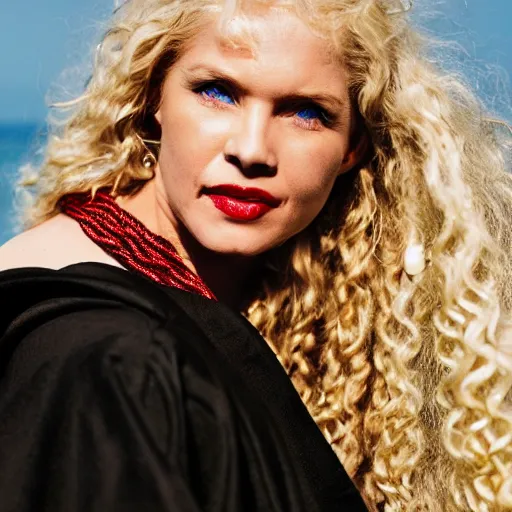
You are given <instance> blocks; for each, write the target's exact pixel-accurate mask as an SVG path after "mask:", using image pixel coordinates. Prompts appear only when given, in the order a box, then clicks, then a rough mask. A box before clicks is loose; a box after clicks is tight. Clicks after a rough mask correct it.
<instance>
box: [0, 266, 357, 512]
mask: <svg viewBox="0 0 512 512" xmlns="http://www.w3.org/2000/svg"><path fill="white" fill-rule="evenodd" d="M0 510H1V512H29V511H30V512H45V511H52V512H54V511H55V512H57V511H59V512H79V511H80V512H82V511H83V512H86V511H87V512H117V511H123V512H124V511H137V512H139V511H141V512H142V511H150V512H164V511H165V512H171V511H173V512H196V511H204V512H214V511H218V512H235V511H237V512H238V511H240V512H251V511H261V512H272V511H297V512H302V511H304V512H306V511H307V512H315V511H317V512H324V511H325V512H326V511H350V512H357V511H364V510H366V508H365V506H364V505H363V503H362V501H361V498H360V496H359V494H358V492H357V491H356V489H355V488H354V486H353V484H352V483H351V481H350V479H349V478H348V476H347V475H346V473H345V471H344V470H343V468H342V466H341V465H340V463H339V462H338V459H337V458H336V456H335V455H334V453H333V451H332V449H331V447H330V446H329V445H328V443H327V442H326V441H325V439H324V438H323V436H322V434H321V432H320V431H319V429H318V427H317V426H316V424H315V423H314V421H313V420H312V419H311V417H310V416H309V414H308V412H307V410H306V408H305V407H304V405H303V404H302V402H301V400H300V398H299V396H298V395H297V393H296V391H295V389H294V388H293V386H292V384H291V382H290V380H289V379H288V377H287V375H286V374H285V372H284V370H283V369H282V367H281V365H280V364H279V362H278V361H277V359H276V357H275V356H274V354H273V353H272V351H271V350H270V348H269V347H268V346H267V344H266V343H265V341H264V340H263V339H262V338H261V336H259V334H258V332H257V331H256V329H254V328H253V327H252V326H251V325H250V324H249V322H247V321H246V320H245V319H244V318H243V316H241V315H240V314H239V313H237V312H235V311H234V310H232V309H230V308H229V307H227V306H225V305H223V304H221V303H217V302H214V301H211V300H208V299H206V298H203V297H201V296H198V295H195V294H192V293H187V292H183V291H180V290H177V289H170V288H166V287H163V286H160V285H157V284H155V283H153V282H151V281H149V280H147V279H146V278H144V277H141V276H139V275H135V274H133V273H130V272H128V271H125V270H123V269H120V268H116V267H112V266H108V265H104V264H99V263H82V264H78V265H72V266H70V267H66V268H65V269H62V270H58V271H55V270H48V269H37V268H33V269H15V270H8V271H5V272H1V273H0Z"/></svg>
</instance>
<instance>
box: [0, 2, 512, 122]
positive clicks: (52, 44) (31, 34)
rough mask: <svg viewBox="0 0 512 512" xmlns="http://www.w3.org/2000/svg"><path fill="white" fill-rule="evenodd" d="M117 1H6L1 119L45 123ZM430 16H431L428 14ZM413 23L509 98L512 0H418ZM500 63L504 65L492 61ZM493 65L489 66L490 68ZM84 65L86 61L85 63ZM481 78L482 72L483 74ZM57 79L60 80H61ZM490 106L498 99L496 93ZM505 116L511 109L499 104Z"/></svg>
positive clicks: (0, 56) (0, 35)
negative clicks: (59, 86) (459, 52)
mask: <svg viewBox="0 0 512 512" xmlns="http://www.w3.org/2000/svg"><path fill="white" fill-rule="evenodd" d="M113 3H114V2H113V0H4V1H3V2H2V6H1V7H0V48H1V50H0V77H1V79H0V122H18V121H33V120H34V121H40V120H42V119H44V118H45V116H46V114H47V109H46V106H45V97H46V96H47V92H48V90H49V89H50V88H53V89H54V90H55V87H56V85H55V84H56V83H64V84H66V83H72V82H73V80H74V81H75V82H77V83H81V82H80V81H77V79H76V77H75V78H74V79H73V80H72V79H71V78H70V77H74V76H75V75H74V74H73V72H68V75H67V76H68V79H63V77H62V75H61V73H62V71H63V70H64V69H68V70H69V69H70V68H71V69H73V68H76V67H77V66H78V65H80V64H82V63H84V62H85V61H86V60H87V57H88V56H89V55H91V51H92V50H91V48H92V47H93V41H95V40H97V37H98V35H99V33H100V31H101V22H102V21H105V20H106V19H107V17H108V15H109V13H110V12H111V11H112V8H113ZM427 12H428V13H429V14H428V16H427V15H426V13H427ZM413 17H414V19H415V21H416V22H417V23H420V24H422V25H424V26H428V27H429V28H430V29H431V30H432V31H434V33H435V34H436V35H439V36H440V37H442V38H444V39H448V40H455V41H457V42H458V43H460V45H461V46H462V47H463V48H464V49H465V51H466V52H467V57H466V58H465V60H467V62H469V63H470V64H471V66H474V65H476V66H477V67H478V69H479V70H480V72H481V73H483V75H487V78H486V79H482V78H479V79H478V80H477V79H476V78H475V77H476V76H478V73H477V74H474V73H473V72H472V71H470V72H469V73H468V74H469V76H470V79H471V81H473V83H474V85H475V86H479V87H481V88H482V90H484V89H485V90H487V88H489V87H490V89H491V90H492V89H493V88H495V86H496V84H498V88H499V89H501V90H504V91H505V92H506V93H508V94H509V95H510V91H511V86H510V81H508V82H507V75H512V51H511V48H512V31H511V29H510V23H511V20H512V1H511V0H445V1H444V2H442V1H440V0H416V1H415V11H414V15H413ZM496 64H497V65H499V66H501V70H500V69H497V68H495V67H493V66H495V65H496ZM489 66H490V67H489ZM82 67H83V66H82ZM483 75H482V76H483ZM59 77H60V79H59ZM489 103H490V104H493V97H492V92H491V93H490V94H489ZM497 110H501V111H502V112H503V114H504V115H505V116H507V117H509V118H510V117H512V116H511V113H510V111H509V110H508V109H507V108H504V107H503V105H502V104H501V103H500V105H498V106H497Z"/></svg>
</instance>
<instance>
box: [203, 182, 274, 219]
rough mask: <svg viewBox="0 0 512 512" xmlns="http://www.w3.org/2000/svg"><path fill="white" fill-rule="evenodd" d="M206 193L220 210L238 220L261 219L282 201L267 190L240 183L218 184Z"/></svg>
mask: <svg viewBox="0 0 512 512" xmlns="http://www.w3.org/2000/svg"><path fill="white" fill-rule="evenodd" d="M205 193H206V195H208V197H209V198H210V199H211V200H212V202H213V204H214V206H215V207H216V208H217V209H218V210H220V211H221V212H223V213H225V214H226V215H228V216H229V217H231V218H233V219H237V220H255V219H259V218H260V217H262V216H263V215H265V214H266V213H267V212H269V211H270V210H271V209H272V208H276V207H277V206H279V204H280V202H281V201H280V200H279V199H277V198H275V197H274V196H273V195H272V194H269V193H268V192H267V191H266V190H261V189H259V188H253V187H240V186H238V185H217V186H215V187H210V188H208V189H207V190H206V192H205Z"/></svg>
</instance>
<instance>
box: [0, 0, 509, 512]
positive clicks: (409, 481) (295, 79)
mask: <svg viewBox="0 0 512 512" xmlns="http://www.w3.org/2000/svg"><path fill="white" fill-rule="evenodd" d="M403 11H404V8H403V5H402V4H401V3H400V2H398V1H392V0H387V1H384V0H364V1H363V0H337V1H334V0H315V1H314V2H313V1H311V2H309V1H298V0H297V1H296V2H284V1H282V2H281V1H268V2H263V1H258V2H256V1H254V2H244V3H243V4H242V2H235V1H233V2H231V1H229V2H217V1H214V0H188V1H184V0H182V1H178V0H176V1H169V0H144V1H142V0H132V1H129V2H127V3H126V4H125V5H124V6H123V7H122V8H121V9H120V10H119V12H118V13H117V14H116V17H115V19H114V22H113V24H112V28H111V29H110V31H109V32H108V33H107V34H106V36H105V38H104V40H103V42H102V44H101V45H100V47H99V50H98V55H97V61H96V65H95V69H94V72H93V75H92V77H91V80H90V82H89V83H88V85H87V89H86V91H85V93H84V95H83V96H82V97H81V98H78V99H77V100H76V101H75V102H73V103H71V104H68V105H64V106H65V107H69V108H71V113H70V116H69V120H68V121H67V123H66V124H65V126H64V127H63V128H62V130H61V132H60V133H58V135H56V136H54V137H52V138H51V140H50V142H49V146H48V150H47V157H46V160H45V162H44V164H43V166H42V168H41V170H40V174H39V175H38V176H37V179H35V180H32V181H31V182H27V183H26V184H27V185H29V186H33V187H34V188H33V191H32V193H33V198H34V202H33V206H32V208H31V209H29V210H27V211H28V219H29V224H30V225H32V226H35V227H33V228H32V229H30V230H28V231H26V232H25V233H23V234H21V235H19V236H18V237H17V238H15V239H13V240H12V241H10V242H9V243H8V244H6V245H5V246H4V247H3V248H2V249H1V251H2V252H1V253H0V261H1V263H2V267H3V268H4V269H6V270H5V271H4V272H3V273H2V281H1V287H2V291H1V296H2V298H3V300H4V303H5V305H4V307H3V311H6V314H5V315H4V316H5V318H4V317H3V318H2V331H0V332H3V337H2V343H1V346H0V350H2V354H1V361H2V364H3V367H2V381H1V382H0V385H1V386H2V391H1V396H2V402H1V409H0V414H1V416H0V418H1V421H0V433H1V436H2V439H3V442H2V443H1V444H2V447H1V448H0V450H2V451H1V452H0V464H1V465H2V467H1V471H0V478H1V482H0V486H1V489H2V492H1V494H2V496H7V499H8V500H10V501H9V502H8V503H9V505H8V507H7V510H31V508H30V506H32V507H34V506H35V505H34V504H35V503H39V504H43V505H44V506H40V507H39V508H42V509H45V508H44V507H46V509H48V510H78V509H81V507H82V508H83V509H84V510H131V509H137V510H139V509H147V510H214V509H215V510H244V511H245V510H308V511H309V510H338V509H339V510H351V511H352V510H359V508H358V507H360V506H361V504H360V502H359V501H358V496H357V493H355V492H354V491H353V489H352V488H351V485H350V482H349V481H348V480H347V478H346V475H345V474H344V472H343V470H342V469H341V466H340V465H339V463H338V462H337V460H336V459H335V458H333V453H334V452H335V453H336V455H337V456H338V458H339V461H340V462H341V463H342V464H343V466H344V468H345V470H346V471H347V472H348V474H349V475H350V477H351V478H352V480H353V482H354V483H355V484H356V486H357V488H358V490H359V491H360V493H361V494H362V496H363V497H364V499H365V501H366V504H367V506H368V507H369V508H370V509H371V510H389V511H395V510H439V511H452V510H453V511H455V510H464V511H465V510H474V511H483V510H486V511H487V510H489V511H490V510H493V511H494V510H507V509H510V508H512V437H511V436H512V434H511V432H512V429H511V426H512V425H511V424H512V412H511V409H510V399H509V398H510V394H509V391H510V387H511V383H512V354H511V351H510V341H509V340H510V336H511V335H510V325H511V324H510V308H511V304H512V302H511V298H512V296H511V292H510V291H509V289H508V288H507V287H506V286H505V284H506V282H507V278H508V277H509V276H510V275H511V268H512V265H511V259H510V254H509V252H510V251H509V249H510V240H511V229H510V214H511V206H510V205H511V202H510V199H511V190H512V187H511V183H510V178H509V176H508V175H507V174H506V172H505V152H504V145H503V143H502V142H500V135H499V130H497V129H496V128H495V126H497V125H495V124H493V123H490V122H488V121H486V119H485V118H484V116H483V114H482V112H481V111H480V109H479V106H478V103H477V102H476V101H475V100H473V98H472V97H471V95H470V94H469V93H468V92H467V91H466V90H465V89H464V87H462V86H461V85H460V84H459V83H458V82H457V81H456V80H454V79H452V78H451V77H447V76H445V75H443V74H441V73H440V72H439V71H436V70H435V69H434V68H433V67H432V66H431V65H429V64H428V63H427V60H426V57H423V56H422V53H421V51H422V50H421V46H420V44H419V42H418V37H417V36H416V35H415V33H414V32H413V31H412V30H411V29H410V28H409V27H408V26H407V24H406V22H405V20H404V17H403ZM116 266H117V267H122V268H121V269H119V268H115V267H116ZM27 267H38V268H27ZM126 270H130V271H131V272H130V273H129V272H126ZM141 275H143V276H145V277H146V278H149V280H147V279H144V278H142V277H141ZM180 288H181V290H180ZM190 292H192V293H190ZM233 310H236V311H239V312H242V313H244V315H245V316H246V317H247V319H248V320H249V321H250V323H251V324H252V325H253V326H254V327H256V328H257V330H258V331H259V332H260V333H261V334H262V335H263V337H264V339H265V340H266V342H267V343H268V345H269V346H270V347H272V349H273V350H274V352H275V353H276V355H277V356H278V358H279V360H280V362H281V363H282V365H283V366H284V368H285V369H286V371H287V373H288V375H289V377H290V379H291V382H293V384H294V385H295V388H296V390H297V392H298V394H299V395H300V398H301V399H302V401H303V403H304V404H305V405H306V406H307V409H308V410H309V414H310V416H309V415H308V414H307V413H306V410H305V409H304V408H303V407H302V405H301V403H300V401H299V400H298V399H297V396H298V395H296V394H295V392H294V390H293V389H291V385H290V384H289V381H288V380H287V379H286V378H285V377H284V375H283V374H282V373H281V372H280V371H279V369H278V368H277V366H276V361H275V359H273V356H272V352H271V351H270V349H269V348H268V346H267V345H265V344H264V343H263V342H262V340H261V338H258V336H257V335H256V334H255V332H254V330H253V329H252V328H251V327H250V326H249V325H248V324H246V323H244V322H243V321H242V320H241V318H240V317H239V316H237V315H236V313H235V312H234V311H233ZM507 342H508V345H507ZM311 418H313V419H314V420H315V422H316V425H317V426H318V427H319V430H318V429H317V427H316V426H315V425H314V424H313V422H312V421H311ZM320 431H321V433H322V434H323V437H321V436H319V432H320ZM325 440H326V441H327V442H325ZM329 444H330V447H332V449H333V450H334V452H333V451H332V450H331V448H330V447H329ZM130 507H132V508H130Z"/></svg>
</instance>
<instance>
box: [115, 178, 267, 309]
mask: <svg viewBox="0 0 512 512" xmlns="http://www.w3.org/2000/svg"><path fill="white" fill-rule="evenodd" d="M116 202H117V203H118V205H119V206H120V207H121V208H123V209H124V210H125V211H127V212H128V213H130V214H131V215H133V216H134V217H135V218H137V219H138V220H139V221H140V222H142V223H143V224H144V226H145V227H146V228H147V229H148V230H150V231H151V232H153V233H155V234H157V235H159V236H161V237H163V238H165V239H166V240H168V241H169V242H170V243H171V244H172V245H173V246H174V247H175V249H176V251H177V253H178V255H179V256H180V258H181V259H182V260H183V262H184V263H185V265H186V266H187V267H188V268H189V269H190V270H191V271H192V272H194V273H195V274H197V275H198V276H199V277H200V278H201V279H202V280H203V282H204V283H205V284H206V285H207V286H208V288H209V289H210V290H212V292H213V293H214V294H215V296H216V297H217V299H218V300H219V301H221V302H223V303H225V304H227V305H229V306H231V307H233V308H239V306H240V304H241V302H242V300H243V298H244V292H245V287H246V285H247V283H248V282H249V281H250V278H251V277H253V276H254V273H255V272H257V271H258V268H259V262H258V261H257V260H258V259H257V258H250V259H249V258H243V257H241V256H239V255H229V254H219V253H216V252H213V251H210V250H208V249H206V248H205V247H203V246H201V245H200V244H199V243H198V242H197V240H196V239H195V238H194V237H193V236H192V235H191V234H190V232H189V231H188V230H187V229H186V228H185V227H184V226H183V224H182V223H181V222H179V221H178V220H177V219H176V218H175V216H174V215H173V213H172V211H171V209H170V207H169V205H168V204H167V201H166V200H165V197H164V196H163V194H162V193H161V192H160V190H159V187H158V184H157V183H156V180H155V179H153V180H151V181H150V182H148V183H147V184H146V185H145V186H144V187H143V188H142V189H141V190H139V191H138V192H137V193H135V194H134V195H132V196H120V197H118V198H117V199H116Z"/></svg>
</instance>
